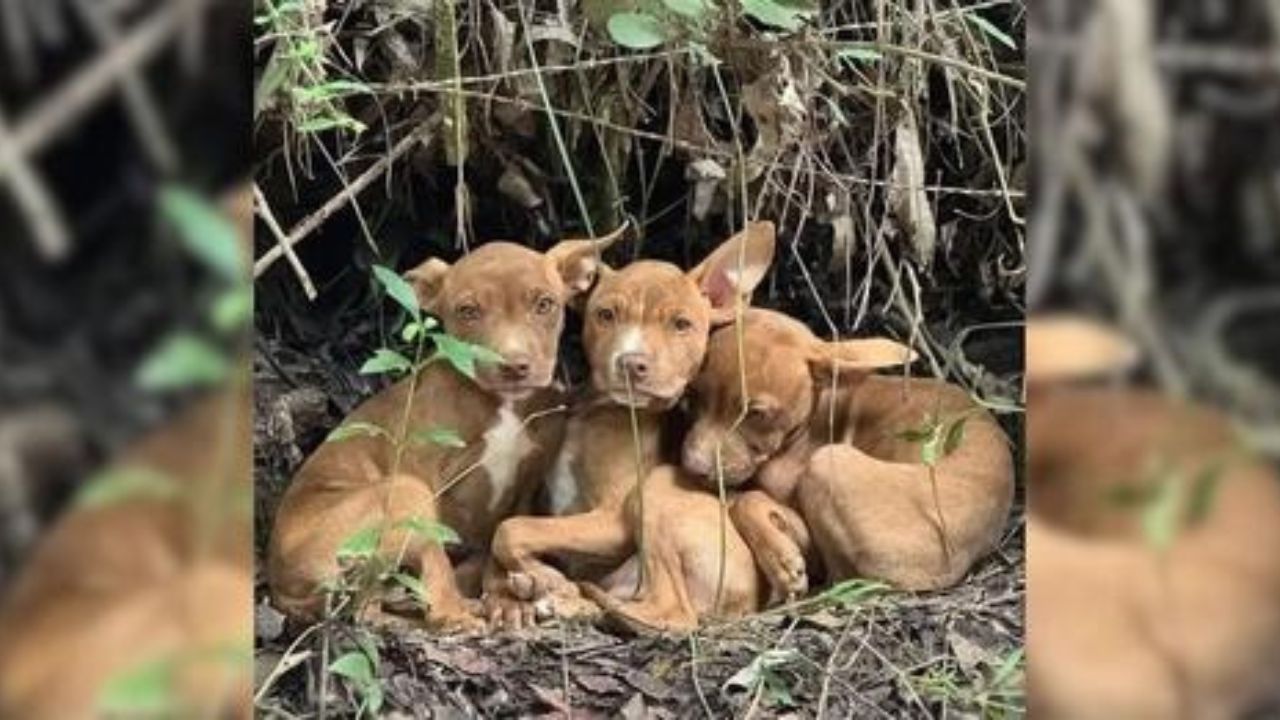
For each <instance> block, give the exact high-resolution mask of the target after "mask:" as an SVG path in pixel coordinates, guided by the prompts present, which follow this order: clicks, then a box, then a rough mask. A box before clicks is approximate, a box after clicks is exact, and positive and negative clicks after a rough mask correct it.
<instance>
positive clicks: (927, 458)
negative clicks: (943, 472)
mask: <svg viewBox="0 0 1280 720" xmlns="http://www.w3.org/2000/svg"><path fill="white" fill-rule="evenodd" d="M945 443H946V434H945V433H943V432H942V426H941V425H935V426H934V427H933V432H932V433H931V434H930V435H929V437H928V438H926V439H925V441H924V443H922V444H921V445H920V462H922V463H924V464H925V465H928V466H929V467H936V466H937V464H938V461H939V460H941V459H942V458H943V457H945V455H944V450H943V446H944V444H945Z"/></svg>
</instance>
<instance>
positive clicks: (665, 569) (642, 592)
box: [581, 548, 698, 634]
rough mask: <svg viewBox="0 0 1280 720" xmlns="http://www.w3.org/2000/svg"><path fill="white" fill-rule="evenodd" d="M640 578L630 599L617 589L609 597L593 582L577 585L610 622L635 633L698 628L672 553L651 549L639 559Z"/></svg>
mask: <svg viewBox="0 0 1280 720" xmlns="http://www.w3.org/2000/svg"><path fill="white" fill-rule="evenodd" d="M641 563H642V566H643V568H644V569H643V576H642V578H641V583H640V587H639V588H638V589H637V588H632V589H631V593H630V597H626V596H623V597H619V594H621V592H622V591H623V589H622V588H617V589H615V590H614V591H613V593H612V594H611V593H610V592H608V591H606V590H604V589H602V588H601V587H599V586H598V585H596V584H594V583H581V587H582V590H583V592H584V593H586V595H587V597H589V598H590V599H591V600H593V601H595V602H596V603H598V604H599V605H600V607H601V608H603V609H604V611H605V613H606V614H607V615H608V617H609V619H610V620H611V621H613V622H614V623H616V624H618V625H621V626H622V627H624V628H626V629H627V630H630V631H631V632H635V633H642V634H647V633H654V632H663V631H681V630H692V629H694V628H696V627H697V626H698V613H697V610H696V609H695V608H694V606H693V603H692V601H691V600H690V599H689V593H688V588H687V587H686V585H685V578H684V570H683V569H682V567H681V565H680V561H679V558H678V557H676V556H675V555H674V553H667V552H663V548H651V549H649V550H648V551H646V553H645V557H644V558H642V560H641Z"/></svg>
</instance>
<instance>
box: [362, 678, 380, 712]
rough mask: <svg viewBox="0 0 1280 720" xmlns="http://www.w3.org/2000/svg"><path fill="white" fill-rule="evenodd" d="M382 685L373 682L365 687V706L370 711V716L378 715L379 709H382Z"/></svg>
mask: <svg viewBox="0 0 1280 720" xmlns="http://www.w3.org/2000/svg"><path fill="white" fill-rule="evenodd" d="M382 701H383V695H382V686H381V685H379V684H377V683H373V684H371V685H368V686H366V687H365V689H364V707H365V709H367V710H368V711H369V716H370V717H377V716H378V711H379V710H381V709H382Z"/></svg>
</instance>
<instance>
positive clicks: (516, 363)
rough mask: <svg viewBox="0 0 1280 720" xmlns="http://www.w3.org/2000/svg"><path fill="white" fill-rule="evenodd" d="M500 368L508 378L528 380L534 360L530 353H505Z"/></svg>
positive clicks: (504, 376)
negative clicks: (531, 358)
mask: <svg viewBox="0 0 1280 720" xmlns="http://www.w3.org/2000/svg"><path fill="white" fill-rule="evenodd" d="M498 369H499V371H501V373H502V377H503V378H504V379H506V380H526V379H528V377H529V373H530V371H532V369H533V361H531V360H530V359H529V356H528V355H505V356H503V359H502V362H501V363H500V364H499V365H498Z"/></svg>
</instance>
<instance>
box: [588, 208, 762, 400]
mask: <svg viewBox="0 0 1280 720" xmlns="http://www.w3.org/2000/svg"><path fill="white" fill-rule="evenodd" d="M773 248H774V228H773V223H770V222H756V223H751V224H750V225H748V226H747V228H746V229H745V230H744V231H742V232H740V233H738V234H737V235H734V236H733V237H731V238H729V239H728V240H726V241H725V242H724V243H722V244H721V245H720V246H719V247H718V248H716V250H715V251H714V252H712V253H711V255H710V256H708V257H707V259H706V260H704V261H703V262H702V264H701V265H699V266H698V267H696V268H694V269H693V270H690V271H689V272H687V273H686V272H682V271H681V270H679V269H678V268H677V267H675V266H674V265H671V264H669V263H663V262H654V261H640V262H635V263H632V264H630V265H628V266H626V267H625V268H623V269H621V270H617V271H611V270H608V269H606V270H605V271H604V272H602V273H601V277H600V281H599V283H598V284H597V286H596V288H595V290H594V291H592V293H591V297H590V298H589V299H588V301H587V307H586V317H585V321H584V325H583V341H584V344H585V345H586V350H587V359H588V361H589V362H590V364H591V382H592V384H593V385H594V386H595V388H596V389H597V390H598V391H600V392H601V393H604V394H605V395H607V396H608V397H609V398H611V399H612V400H613V401H614V402H617V403H619V404H622V405H634V406H636V407H640V408H651V409H658V410H661V409H666V408H669V407H671V406H672V405H674V404H675V403H676V401H677V400H679V398H680V396H681V394H683V393H684V389H685V386H686V385H687V384H688V383H689V381H690V380H691V379H692V378H693V376H694V374H695V373H697V371H698V368H699V367H700V366H701V364H702V359H703V356H704V354H705V353H706V347H707V334H708V333H709V332H710V331H711V329H712V328H713V327H716V326H718V325H723V324H725V323H727V322H731V321H732V320H733V317H734V313H735V311H736V305H737V302H738V299H739V298H741V299H742V300H743V304H744V305H745V304H746V303H747V302H748V301H749V298H750V295H751V292H752V291H753V290H754V289H755V288H756V286H757V285H758V284H759V283H760V281H761V280H763V279H764V276H765V274H766V273H767V272H768V270H769V263H770V262H772V260H773Z"/></svg>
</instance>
